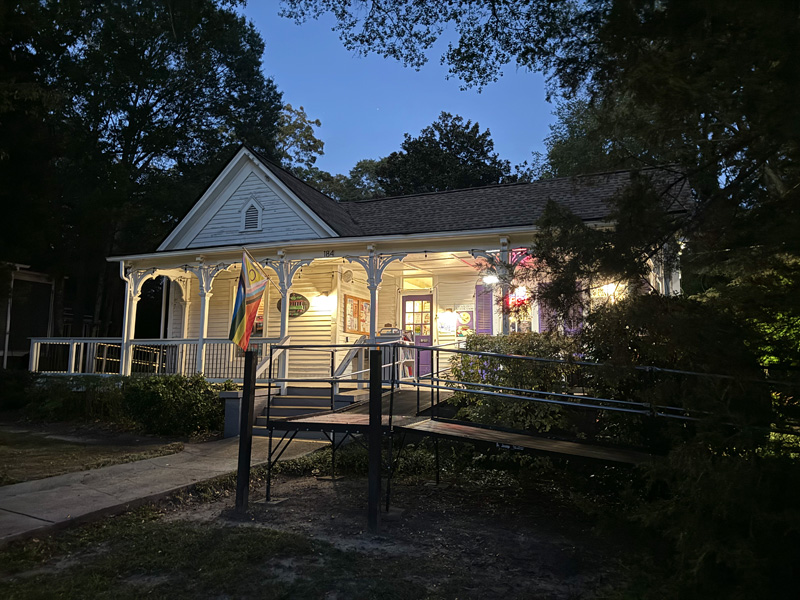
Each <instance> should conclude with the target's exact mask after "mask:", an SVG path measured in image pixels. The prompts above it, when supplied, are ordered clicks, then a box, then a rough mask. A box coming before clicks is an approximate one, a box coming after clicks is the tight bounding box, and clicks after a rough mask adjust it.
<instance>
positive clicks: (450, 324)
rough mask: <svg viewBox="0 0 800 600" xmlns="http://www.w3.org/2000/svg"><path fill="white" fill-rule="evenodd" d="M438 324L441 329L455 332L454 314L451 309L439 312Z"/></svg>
mask: <svg viewBox="0 0 800 600" xmlns="http://www.w3.org/2000/svg"><path fill="white" fill-rule="evenodd" d="M438 317H439V323H440V324H441V326H442V327H443V328H446V329H448V330H449V329H453V330H455V327H456V313H454V312H453V309H452V308H448V309H445V311H444V312H440V313H439V315H438Z"/></svg>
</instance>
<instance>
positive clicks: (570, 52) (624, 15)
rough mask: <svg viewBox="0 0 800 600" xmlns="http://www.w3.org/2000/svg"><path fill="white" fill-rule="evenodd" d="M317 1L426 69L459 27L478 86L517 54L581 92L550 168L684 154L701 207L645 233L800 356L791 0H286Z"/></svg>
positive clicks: (361, 36)
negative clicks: (672, 240) (676, 251)
mask: <svg viewBox="0 0 800 600" xmlns="http://www.w3.org/2000/svg"><path fill="white" fill-rule="evenodd" d="M323 12H330V13H331V14H333V15H334V17H335V18H336V19H337V29H338V31H339V33H340V35H341V36H342V39H343V41H344V43H345V45H346V46H348V47H350V48H353V49H355V50H357V51H360V52H376V53H378V54H381V55H384V56H389V57H393V58H396V59H398V60H400V61H402V62H404V63H405V64H407V65H410V66H414V67H419V66H420V65H422V64H423V63H424V62H425V61H426V60H427V58H428V56H427V53H428V51H429V50H430V49H431V48H432V47H433V45H434V44H435V43H436V42H437V40H439V39H440V38H441V37H442V36H443V35H445V34H446V32H447V35H450V36H451V37H452V35H453V33H454V34H455V41H453V42H452V43H451V44H450V45H449V46H448V48H447V50H446V52H445V54H444V56H443V60H444V62H445V63H446V64H448V65H449V66H450V69H451V71H452V73H453V74H455V75H456V76H458V77H460V78H461V80H462V81H463V82H464V84H465V85H468V86H469V85H476V86H482V85H486V84H488V83H490V82H492V81H493V80H495V79H496V78H497V77H499V76H500V75H501V72H502V69H503V67H504V66H505V65H507V64H510V63H513V64H515V65H516V66H517V67H521V68H526V69H531V70H538V71H542V72H544V73H545V74H546V76H547V78H548V81H549V86H550V87H549V89H550V93H551V94H552V95H554V96H561V97H563V98H566V99H568V100H569V99H575V98H583V99H584V100H585V101H586V102H587V104H586V106H588V107H590V112H588V113H587V112H584V111H582V110H581V111H577V112H576V111H575V110H574V109H575V108H577V107H578V106H579V105H575V104H573V105H572V109H570V110H571V114H570V115H569V118H566V117H567V116H568V115H567V114H564V115H562V117H564V118H562V120H561V123H562V125H563V126H564V127H565V128H566V129H565V130H563V131H559V130H556V131H555V132H554V135H555V137H552V136H551V140H550V141H551V142H552V144H551V146H550V148H549V152H548V154H549V157H548V159H549V164H550V166H551V167H553V166H555V167H556V172H558V173H559V174H560V173H561V172H562V171H561V169H562V168H563V169H564V170H565V171H566V172H574V170H576V169H581V167H580V166H579V165H580V162H581V161H580V160H579V156H580V153H581V152H583V151H584V149H586V148H587V144H589V145H593V149H592V148H589V152H588V153H587V157H586V160H585V164H586V165H587V166H588V168H590V169H594V168H595V167H594V165H593V164H592V163H596V162H597V160H598V158H600V159H602V161H601V163H602V164H603V165H608V164H614V163H615V162H616V160H617V159H619V160H620V162H621V163H622V164H623V165H624V166H625V167H629V166H638V165H642V166H646V165H652V164H654V163H656V162H658V163H662V164H663V163H664V162H669V163H672V164H675V165H677V166H679V168H680V171H681V172H682V173H683V174H684V176H685V177H686V179H687V180H688V181H689V182H690V183H691V186H692V188H693V190H694V193H695V196H696V200H697V207H696V210H694V211H692V212H691V213H690V214H687V215H686V217H685V219H684V220H683V221H682V222H680V223H675V222H673V223H671V224H669V230H667V231H664V230H659V229H658V228H656V227H652V228H650V229H649V231H650V233H651V234H652V235H651V241H653V242H655V241H656V240H658V239H659V238H661V237H663V236H664V235H665V234H666V233H671V234H672V235H673V236H679V237H682V238H683V239H684V240H685V241H686V242H687V248H686V254H685V256H684V259H685V260H684V265H685V269H686V270H687V271H688V272H690V273H691V274H693V275H694V277H693V278H692V280H691V281H687V289H688V291H690V292H694V293H699V294H702V296H703V297H704V298H705V299H706V300H707V301H711V300H713V301H714V302H717V303H718V307H719V308H720V310H730V311H733V312H734V313H737V314H739V315H740V317H741V318H743V319H750V318H754V317H756V316H757V318H758V321H759V322H760V323H762V324H763V325H762V326H761V327H760V330H761V331H762V333H763V334H764V335H765V336H766V337H765V339H764V340H762V341H761V342H758V343H760V344H762V345H763V347H765V348H766V347H768V346H775V347H778V346H780V347H781V357H780V358H778V357H777V355H776V356H775V360H776V361H777V362H778V363H781V364H783V365H785V366H789V365H795V366H798V365H800V342H798V341H797V340H798V337H800V336H797V335H794V336H791V335H789V332H790V331H792V330H795V331H796V330H797V325H798V323H800V309H799V308H798V307H799V306H800V304H798V303H797V302H796V298H797V292H798V291H800V287H799V286H800V236H797V235H796V232H797V231H798V230H800V210H799V209H798V204H800V202H799V201H800V197H798V196H800V172H798V158H800V157H799V156H798V142H797V140H798V139H800V103H798V102H797V98H798V92H799V91H800V5H798V4H797V3H794V2H780V1H777V0H776V1H770V2H764V3H761V4H759V6H758V7H757V9H756V8H755V7H753V6H752V5H750V4H748V3H745V2H725V1H723V0H698V1H696V2H684V1H682V0H660V1H657V2H656V1H654V0H634V1H622V0H592V1H589V2H583V1H579V0H567V1H565V2H550V1H549V0H535V1H533V2H529V3H524V4H520V3H514V2H495V1H493V0H485V1H480V2H468V3H467V2H463V3H462V2H445V1H435V2H424V3H418V2H407V1H402V0H374V1H369V0H362V1H357V2H351V3H347V4H340V3H337V2H332V1H330V0H284V14H285V15H286V16H288V17H291V18H294V19H296V20H298V21H303V20H305V19H308V18H314V17H316V16H319V15H320V14H322V13H323ZM587 127H588V128H589V131H590V132H591V135H589V136H586V135H583V134H582V132H584V131H586V128H587ZM571 129H572V130H571ZM609 159H611V163H608V162H605V161H607V160H609ZM642 193H644V190H643V189H642ZM637 205H638V203H637V202H629V203H628V209H629V210H637ZM642 205H643V206H651V204H650V203H647V202H643V203H642ZM663 222H664V223H665V224H666V223H667V221H663ZM613 243H614V244H615V245H616V247H617V248H621V247H622V244H624V240H622V239H616V240H613ZM623 253H625V252H624V251H623ZM627 254H628V255H630V256H633V254H632V253H627ZM587 260H589V257H588V256H587ZM787 335H788V336H789V337H788V338H787V337H786V336H787ZM789 339H792V340H793V341H791V342H790V341H789ZM781 340H782V341H781Z"/></svg>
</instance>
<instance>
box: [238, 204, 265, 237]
mask: <svg viewBox="0 0 800 600" xmlns="http://www.w3.org/2000/svg"><path fill="white" fill-rule="evenodd" d="M241 214H242V222H241V228H240V230H241V231H261V205H260V204H259V203H258V202H257V201H256V199H255V197H253V196H251V197H250V201H249V202H247V204H245V205H244V207H243V208H242V213H241Z"/></svg>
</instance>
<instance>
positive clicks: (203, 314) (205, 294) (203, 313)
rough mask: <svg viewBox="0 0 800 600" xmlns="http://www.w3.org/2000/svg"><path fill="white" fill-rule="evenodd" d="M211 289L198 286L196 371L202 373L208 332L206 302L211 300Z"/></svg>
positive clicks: (204, 366) (204, 365)
mask: <svg viewBox="0 0 800 600" xmlns="http://www.w3.org/2000/svg"><path fill="white" fill-rule="evenodd" d="M211 296H213V294H212V293H211V290H208V291H205V290H204V289H203V287H202V285H201V287H200V323H199V326H198V331H197V369H196V370H197V372H198V373H202V372H203V371H204V370H205V368H206V335H207V333H208V304H209V302H211Z"/></svg>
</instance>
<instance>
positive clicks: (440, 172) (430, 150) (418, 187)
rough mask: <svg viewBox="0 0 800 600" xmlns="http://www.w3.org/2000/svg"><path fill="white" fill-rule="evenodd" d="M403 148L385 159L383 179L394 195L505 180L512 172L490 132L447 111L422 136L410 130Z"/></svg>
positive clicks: (378, 173) (380, 167)
mask: <svg viewBox="0 0 800 600" xmlns="http://www.w3.org/2000/svg"><path fill="white" fill-rule="evenodd" d="M404 137H405V139H404V140H403V143H402V144H401V148H402V149H401V150H400V151H399V152H392V153H391V154H390V155H389V156H387V157H386V158H384V159H383V160H381V161H380V162H379V163H378V165H377V167H376V170H375V173H376V176H377V181H378V183H379V184H380V185H381V187H382V188H383V189H384V191H385V192H386V193H387V194H388V195H390V196H401V195H405V194H420V193H425V192H439V191H442V190H452V189H459V188H469V187H478V186H482V185H490V184H493V183H500V182H501V181H503V180H504V179H505V178H507V177H508V176H509V175H510V172H511V167H510V165H509V163H508V161H507V160H501V159H500V157H499V156H498V155H497V153H496V152H495V151H494V142H493V141H492V138H491V133H490V132H489V130H488V129H487V130H485V131H481V130H480V125H479V124H478V123H472V121H470V120H466V121H465V120H464V118H463V117H461V116H458V115H455V116H453V115H451V114H450V113H447V112H443V113H441V114H440V115H439V118H438V119H437V120H436V121H434V122H433V123H432V124H431V125H429V126H427V127H425V128H424V129H423V130H422V131H421V132H420V134H419V135H418V136H417V137H412V136H410V135H409V134H407V133H406V134H405V136H404Z"/></svg>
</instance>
